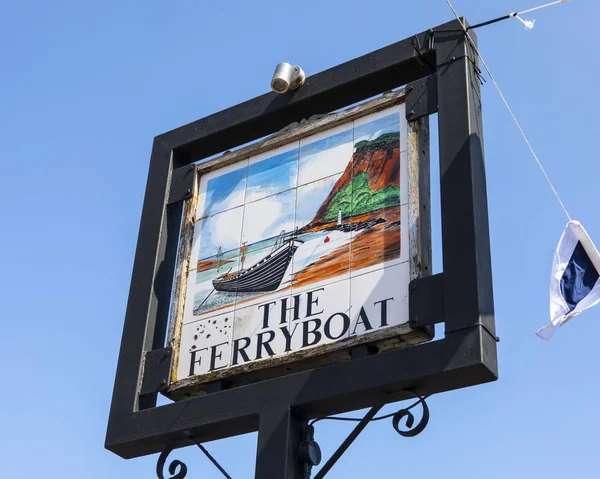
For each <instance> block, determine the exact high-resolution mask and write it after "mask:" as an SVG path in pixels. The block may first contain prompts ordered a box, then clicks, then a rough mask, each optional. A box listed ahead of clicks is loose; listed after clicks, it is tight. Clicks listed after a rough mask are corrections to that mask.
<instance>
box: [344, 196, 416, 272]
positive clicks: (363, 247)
mask: <svg viewBox="0 0 600 479" xmlns="http://www.w3.org/2000/svg"><path fill="white" fill-rule="evenodd" d="M377 221H378V222H377V223H376V224H374V225H373V226H370V227H367V228H363V229H360V230H357V231H353V233H352V250H351V255H350V275H351V277H355V276H358V275H361V274H365V273H368V272H370V271H375V270H378V269H382V268H385V267H389V266H392V265H394V264H399V263H404V262H407V261H409V251H408V248H409V242H408V205H403V206H394V207H390V208H387V209H386V210H385V211H383V212H381V215H380V216H379V217H378V219H377Z"/></svg>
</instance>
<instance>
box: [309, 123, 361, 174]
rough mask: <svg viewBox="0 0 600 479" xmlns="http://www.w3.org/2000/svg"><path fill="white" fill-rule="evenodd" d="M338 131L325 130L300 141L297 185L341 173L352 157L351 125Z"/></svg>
mask: <svg viewBox="0 0 600 479" xmlns="http://www.w3.org/2000/svg"><path fill="white" fill-rule="evenodd" d="M340 128H341V129H343V131H341V132H339V133H333V134H332V132H327V133H324V134H320V135H317V138H319V139H315V138H307V139H306V140H305V141H301V143H300V161H299V166H298V169H299V171H298V185H304V184H306V183H310V182H312V181H315V180H318V179H320V178H325V177H327V176H330V175H333V174H335V173H341V172H342V171H344V169H345V168H346V166H347V165H348V162H349V161H350V160H351V158H352V152H353V145H352V138H353V133H352V125H346V126H342V127H340Z"/></svg>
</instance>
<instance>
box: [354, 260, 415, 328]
mask: <svg viewBox="0 0 600 479" xmlns="http://www.w3.org/2000/svg"><path fill="white" fill-rule="evenodd" d="M409 268H410V265H409V263H401V264H398V265H395V266H390V267H388V268H384V269H379V270H377V271H373V272H370V273H366V274H363V275H360V276H353V277H352V286H351V293H352V296H351V298H352V304H351V307H350V317H351V324H350V328H349V335H350V337H352V336H360V335H363V334H367V333H372V332H375V331H378V330H380V329H385V328H389V327H392V326H398V325H400V324H405V323H408V283H409Z"/></svg>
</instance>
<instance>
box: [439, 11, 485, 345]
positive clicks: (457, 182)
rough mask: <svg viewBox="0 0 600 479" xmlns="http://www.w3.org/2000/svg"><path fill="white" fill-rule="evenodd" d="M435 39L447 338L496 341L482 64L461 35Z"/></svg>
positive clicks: (447, 33)
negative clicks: (466, 333) (476, 336)
mask: <svg viewBox="0 0 600 479" xmlns="http://www.w3.org/2000/svg"><path fill="white" fill-rule="evenodd" d="M463 21H464V22H465V23H466V21H465V20H463ZM470 35H471V36H472V38H473V40H474V41H476V37H475V34H474V32H470ZM434 38H435V49H436V63H437V77H438V80H437V85H438V98H439V100H438V106H439V117H438V120H439V148H440V182H441V210H442V243H443V244H442V246H443V255H444V257H443V265H444V278H446V280H445V281H444V312H445V321H446V334H452V333H453V332H455V331H459V330H465V329H467V328H472V327H477V326H481V327H483V328H484V329H485V330H486V331H487V332H488V333H489V334H491V335H492V336H495V327H494V306H493V305H494V301H493V294H492V271H491V260H490V239H489V226H488V212H487V191H486V182H485V164H484V157H483V134H482V120H481V97H480V88H479V86H480V84H479V76H478V69H477V66H476V65H477V63H478V59H477V56H476V54H475V52H474V51H473V48H472V46H471V45H470V44H469V41H468V39H467V37H466V35H465V33H464V32H462V31H455V32H448V31H446V32H443V31H442V32H438V33H436V34H435V37H434ZM459 212H460V213H459ZM482 334H486V333H483V332H482Z"/></svg>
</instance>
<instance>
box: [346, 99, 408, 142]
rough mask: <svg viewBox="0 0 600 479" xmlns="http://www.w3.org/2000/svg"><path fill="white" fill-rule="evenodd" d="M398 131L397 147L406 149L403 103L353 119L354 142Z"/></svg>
mask: <svg viewBox="0 0 600 479" xmlns="http://www.w3.org/2000/svg"><path fill="white" fill-rule="evenodd" d="M392 131H393V132H397V133H398V148H399V149H400V151H401V152H402V151H406V150H408V136H407V134H408V132H407V122H406V115H405V108H404V104H401V105H397V106H395V107H393V108H388V109H386V110H383V111H379V112H377V113H372V114H371V115H367V116H364V117H362V118H359V119H357V120H355V121H354V143H355V145H356V143H358V142H360V141H365V140H366V141H372V140H374V139H375V137H378V136H380V135H382V134H384V133H386V132H387V133H389V132H392Z"/></svg>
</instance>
